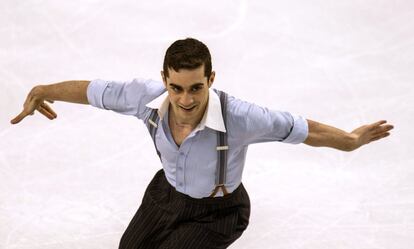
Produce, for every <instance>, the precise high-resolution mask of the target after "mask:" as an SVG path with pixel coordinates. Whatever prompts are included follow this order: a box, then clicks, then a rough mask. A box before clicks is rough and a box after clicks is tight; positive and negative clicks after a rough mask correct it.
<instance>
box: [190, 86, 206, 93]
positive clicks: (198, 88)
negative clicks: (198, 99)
mask: <svg viewBox="0 0 414 249" xmlns="http://www.w3.org/2000/svg"><path fill="white" fill-rule="evenodd" d="M201 88H203V87H202V86H195V87H193V88H191V91H192V92H197V91H198V90H200V89H201Z"/></svg>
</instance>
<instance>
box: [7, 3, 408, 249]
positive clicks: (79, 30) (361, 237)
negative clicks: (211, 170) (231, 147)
mask: <svg viewBox="0 0 414 249" xmlns="http://www.w3.org/2000/svg"><path fill="white" fill-rule="evenodd" d="M413 20H414V2H413V1H410V0H405V1H399V0H394V1H391V0H375V1H374V0H364V1H362V0H349V1H332V0H326V1H322V0H319V1H305V0H302V1H297V0H293V1H270V0H269V1H247V0H242V1H230V0H229V1H217V0H216V1H212V0H209V1H132V0H116V1H115V0H106V1H105V0H94V1H85V0H82V1H81V0H73V1H51V0H48V1H46V0H45V1H42V0H27V1H14V0H0V37H1V39H0V86H1V91H0V110H1V112H0V248H2V249H66V248H68V249H69V248H82V249H83V248H94V249H95V248H99V249H101V248H102V249H111V248H117V246H118V243H119V239H120V237H121V235H122V233H123V231H124V230H125V228H126V226H127V225H128V223H129V221H130V220H131V218H132V216H133V215H134V213H135V212H136V210H137V208H138V206H139V204H140V202H141V198H142V196H143V193H144V191H145V188H146V186H147V184H148V183H149V181H150V180H151V179H152V177H153V175H154V174H155V172H156V171H157V170H158V169H160V168H161V165H160V162H159V160H158V158H157V155H156V153H155V150H154V148H153V144H152V141H151V139H150V137H149V135H148V134H147V130H146V128H145V126H144V125H143V124H142V122H141V121H138V120H137V119H136V118H134V117H131V116H122V115H119V114H116V113H114V112H112V111H105V110H100V109H97V108H94V107H91V106H87V105H80V104H68V103H63V102H55V104H53V105H52V108H54V110H55V111H56V112H57V113H58V118H57V119H55V120H53V121H50V120H48V119H47V118H45V117H44V116H42V115H41V114H40V113H36V114H35V115H34V116H29V117H27V118H26V119H25V120H23V121H22V122H21V123H19V124H17V125H11V124H10V120H11V119H12V118H14V117H15V116H16V115H17V114H18V113H20V111H21V110H22V105H23V102H24V100H25V97H26V95H27V94H28V92H29V91H30V89H31V88H32V87H33V86H35V85H38V84H50V83H55V82H60V81H64V80H72V79H84V80H91V79H96V78H102V79H117V80H131V79H133V78H135V77H144V78H152V79H158V80H161V77H160V70H161V67H162V62H163V57H164V53H165V50H166V49H167V47H168V46H169V45H170V44H171V43H172V42H173V41H175V40H177V39H182V38H185V37H194V38H197V39H199V40H201V41H203V42H204V43H205V44H206V45H207V46H208V47H209V48H210V52H211V54H212V58H213V70H215V71H216V81H215V83H214V87H215V88H219V89H222V90H224V91H227V92H228V93H229V94H231V95H233V96H236V97H238V98H241V99H244V100H246V101H249V102H255V103H257V104H259V105H262V106H266V107H269V108H271V109H275V110H284V111H290V112H292V113H295V114H299V115H301V116H303V117H305V118H308V119H312V120H316V121H318V122H321V123H325V124H328V125H332V126H335V127H338V128H340V129H343V130H345V131H348V132H350V131H352V130H353V129H355V128H357V127H359V126H361V125H364V124H370V123H373V122H376V121H378V120H381V119H385V120H387V121H388V123H390V124H393V125H394V127H395V128H394V130H392V134H391V136H390V137H387V138H385V139H383V140H380V141H377V142H373V143H371V144H368V145H366V146H364V147H361V148H360V149H358V150H355V151H353V152H342V151H338V150H334V149H331V148H317V147H311V146H307V145H305V144H300V145H291V144H283V143H276V142H275V143H266V144H258V145H252V146H250V147H249V153H248V158H247V163H246V166H245V170H244V174H243V183H244V185H245V187H246V189H247V191H248V192H249V194H250V199H251V203H252V210H251V217H250V225H249V227H248V229H247V230H246V231H245V233H244V234H243V236H242V237H241V238H240V239H239V240H237V241H236V242H235V243H234V244H232V245H231V246H230V248H238V249H248V248H249V249H250V248H259V249H270V248H277V249H332V248H335V249H410V248H413V247H414V150H413V148H412V147H411V146H412V144H413V142H412V141H413V140H414V133H413V123H414V108H413V107H414V91H413V84H414V73H413V69H414V21H413Z"/></svg>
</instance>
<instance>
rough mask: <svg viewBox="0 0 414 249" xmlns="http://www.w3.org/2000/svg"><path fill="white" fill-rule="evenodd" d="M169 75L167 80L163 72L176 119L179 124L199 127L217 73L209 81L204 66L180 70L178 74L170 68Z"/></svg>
mask: <svg viewBox="0 0 414 249" xmlns="http://www.w3.org/2000/svg"><path fill="white" fill-rule="evenodd" d="M168 74H169V77H167V78H166V77H165V75H164V72H162V71H161V76H162V77H163V81H164V85H165V87H166V88H167V90H168V96H169V99H170V104H171V106H170V108H171V111H172V112H173V115H174V117H175V118H176V120H177V121H178V122H181V123H186V124H191V125H197V124H198V123H199V122H200V120H201V118H202V117H203V115H204V111H205V109H206V106H207V103H208V93H209V88H210V87H211V85H212V84H213V81H214V76H215V72H214V71H213V72H212V73H211V75H210V79H207V77H206V76H205V75H204V65H201V66H200V67H198V68H196V69H180V70H179V71H178V72H176V71H174V69H172V68H169V69H168Z"/></svg>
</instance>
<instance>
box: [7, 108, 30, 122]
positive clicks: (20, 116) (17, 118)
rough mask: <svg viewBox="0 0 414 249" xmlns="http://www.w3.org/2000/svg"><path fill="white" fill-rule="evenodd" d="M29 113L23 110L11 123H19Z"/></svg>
mask: <svg viewBox="0 0 414 249" xmlns="http://www.w3.org/2000/svg"><path fill="white" fill-rule="evenodd" d="M27 115H29V114H28V113H27V112H26V111H22V112H21V113H20V114H19V115H17V116H16V117H15V118H14V119H12V120H11V121H10V123H12V124H17V123H19V122H20V121H22V119H24V118H25V117H26V116H27Z"/></svg>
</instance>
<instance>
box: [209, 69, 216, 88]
mask: <svg viewBox="0 0 414 249" xmlns="http://www.w3.org/2000/svg"><path fill="white" fill-rule="evenodd" d="M215 76H216V72H215V71H213V72H211V75H210V79H209V81H208V83H207V84H208V87H209V88H210V87H211V85H213V82H214V77H215Z"/></svg>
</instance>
